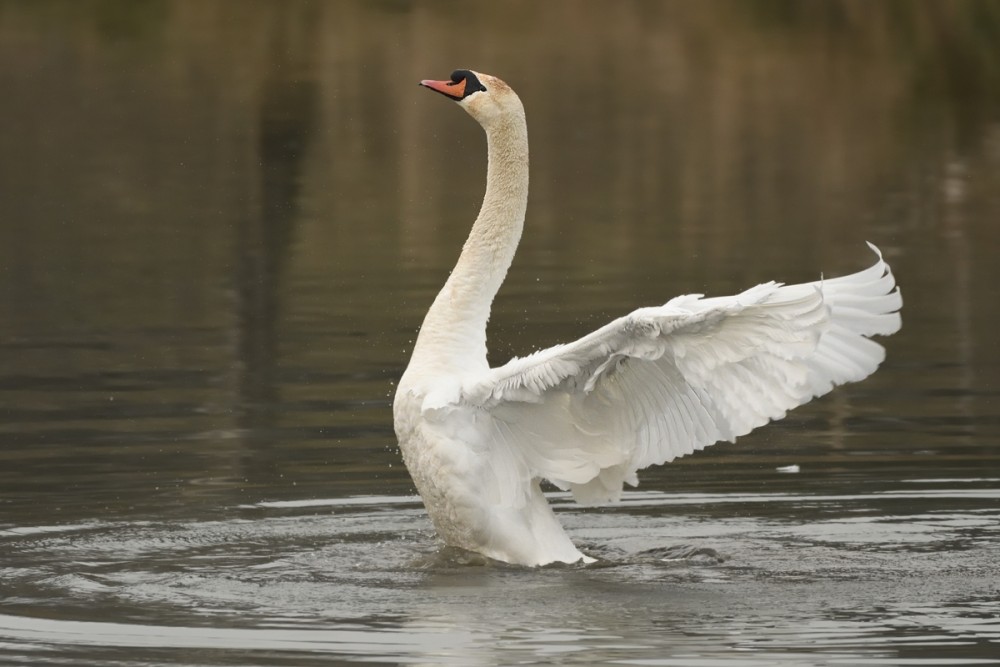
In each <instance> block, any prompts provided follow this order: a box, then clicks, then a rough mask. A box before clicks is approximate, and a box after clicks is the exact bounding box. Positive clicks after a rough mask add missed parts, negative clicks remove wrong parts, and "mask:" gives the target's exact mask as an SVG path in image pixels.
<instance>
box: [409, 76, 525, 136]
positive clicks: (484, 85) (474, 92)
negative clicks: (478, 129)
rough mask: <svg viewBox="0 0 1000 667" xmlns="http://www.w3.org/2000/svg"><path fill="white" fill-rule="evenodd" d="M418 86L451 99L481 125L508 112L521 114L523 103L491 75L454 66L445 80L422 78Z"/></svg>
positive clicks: (491, 121)
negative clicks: (449, 76) (454, 68)
mask: <svg viewBox="0 0 1000 667" xmlns="http://www.w3.org/2000/svg"><path fill="white" fill-rule="evenodd" d="M420 85H421V86H424V87H425V88H430V89H431V90H433V91H434V92H437V93H441V94H442V95H444V96H445V97H447V98H449V99H452V100H455V101H456V102H458V104H459V105H460V106H461V107H462V108H463V109H465V110H466V111H467V112H468V113H469V115H470V116H472V117H473V118H475V119H476V120H478V121H479V123H480V125H482V126H483V127H489V126H490V125H492V124H493V123H494V122H496V121H497V120H499V119H502V118H505V117H509V116H510V115H511V114H517V115H521V116H523V115H524V107H523V106H521V100H520V98H518V96H517V93H515V92H514V91H513V90H512V89H511V87H510V86H508V85H507V84H506V83H504V82H503V81H501V80H500V79H498V78H497V77H495V76H490V75H489V74H481V73H479V72H473V71H472V70H469V69H457V70H455V71H454V72H452V73H451V79H450V80H449V81H433V80H430V79H424V80H423V81H421V82H420Z"/></svg>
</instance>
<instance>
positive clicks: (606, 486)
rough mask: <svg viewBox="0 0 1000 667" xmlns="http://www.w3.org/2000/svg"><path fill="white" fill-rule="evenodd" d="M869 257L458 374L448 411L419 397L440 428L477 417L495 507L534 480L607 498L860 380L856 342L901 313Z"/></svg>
mask: <svg viewBox="0 0 1000 667" xmlns="http://www.w3.org/2000/svg"><path fill="white" fill-rule="evenodd" d="M869 245H871V244H869ZM871 247H872V250H873V251H875V253H876V254H877V255H878V261H877V262H876V263H875V264H874V265H873V266H872V267H871V268H869V269H866V270H864V271H860V272H858V273H855V274H852V275H848V276H844V277H841V278H836V279H833V280H823V281H818V282H814V283H806V284H802V285H780V284H777V283H765V284H762V285H758V286H756V287H753V288H751V289H749V290H747V291H745V292H743V293H741V294H738V295H736V296H731V297H715V298H710V299H705V298H701V297H700V295H685V296H680V297H677V298H675V299H671V300H670V301H669V302H667V303H666V304H665V305H663V306H660V307H654V308H641V309H639V310H636V311H634V312H632V313H630V314H629V315H626V316H624V317H621V318H619V319H617V320H614V321H613V322H611V323H609V324H608V325H606V326H604V327H602V328H600V329H598V330H597V331H594V332H593V333H591V334H589V335H587V336H584V337H583V338H581V339H579V340H577V341H575V342H573V343H569V344H565V345H556V346H554V347H551V348H548V349H546V350H541V351H538V352H535V353H534V354H531V355H528V356H526V357H523V358H515V359H512V360H511V361H510V362H509V363H507V364H505V365H503V366H500V367H498V368H493V369H490V370H488V371H486V372H485V373H482V374H478V375H476V376H474V377H469V378H465V379H464V380H463V381H462V383H461V386H460V387H459V386H458V385H453V386H452V387H450V390H449V391H448V392H446V393H450V399H451V400H450V401H444V402H441V401H440V400H438V401H434V400H432V398H436V399H440V398H441V397H442V396H443V394H438V393H437V392H436V393H435V394H431V395H428V397H427V399H426V400H425V408H426V407H431V408H433V409H434V410H435V412H437V414H436V416H435V417H433V419H440V420H447V419H449V418H451V417H452V416H456V418H459V419H461V418H464V417H463V416H458V415H464V412H465V410H464V409H468V408H472V409H474V410H475V411H476V412H477V413H478V414H479V416H480V417H481V419H479V420H478V422H479V427H480V429H483V430H485V432H483V430H480V432H479V434H478V437H479V438H482V439H484V440H487V441H492V442H495V443H497V444H498V446H497V447H495V448H492V449H489V450H488V451H487V452H485V455H486V456H489V457H490V458H491V465H492V467H493V468H494V469H495V470H504V471H506V473H505V474H503V475H500V476H499V477H500V478H501V479H500V480H498V482H499V486H500V487H501V488H502V493H498V494H497V495H498V496H501V495H502V496H503V501H504V502H507V503H512V504H513V505H515V506H516V505H518V504H519V503H521V502H524V501H525V499H526V498H527V495H528V492H529V485H530V483H531V482H532V480H533V479H535V478H545V479H548V480H550V481H552V482H553V483H555V484H556V485H558V486H560V487H562V488H569V489H572V490H573V492H574V494H575V496H576V497H577V499H578V500H581V501H585V502H603V501H608V500H614V499H617V498H618V497H619V495H620V493H621V488H622V484H623V483H624V482H628V483H631V484H635V483H636V482H637V479H636V474H635V473H636V471H637V470H641V469H642V468H645V467H647V466H650V465H654V464H660V463H664V462H667V461H671V460H673V459H675V458H677V457H679V456H684V455H685V454H690V453H691V452H693V451H695V450H700V449H703V448H704V447H707V446H709V445H711V444H713V443H715V442H720V441H733V440H734V439H735V438H737V437H738V436H741V435H745V434H746V433H748V432H750V431H751V430H752V429H754V428H757V427H758V426H762V425H763V424H766V423H767V422H769V421H771V420H774V419H780V418H781V417H783V416H784V415H785V414H786V412H787V411H788V410H790V409H792V408H794V407H796V406H798V405H801V404H803V403H805V402H807V401H809V400H810V399H812V398H814V397H816V396H819V395H822V394H825V393H827V392H828V391H830V390H831V389H832V388H833V387H834V386H836V385H838V384H842V383H844V382H850V381H855V380H859V379H861V378H864V377H866V376H868V375H869V374H871V373H872V372H873V371H874V370H875V369H876V368H877V367H878V365H879V363H881V361H882V360H883V358H884V349H883V348H882V346H881V345H879V344H878V343H875V342H874V341H871V340H869V339H868V338H866V336H870V335H874V334H881V335H886V334H890V333H893V332H894V331H896V330H898V329H899V326H900V318H899V314H898V312H896V311H898V310H899V308H900V307H901V306H902V298H901V296H900V293H899V290H898V289H894V287H895V280H894V278H893V276H892V272H891V271H890V270H889V267H888V266H887V265H886V264H885V262H884V261H883V260H882V257H881V253H879V251H878V249H877V248H875V246H871ZM446 407H448V408H451V409H450V410H446V409H444V408H446ZM425 414H426V416H428V417H430V415H429V414H427V413H425ZM513 471H516V472H513Z"/></svg>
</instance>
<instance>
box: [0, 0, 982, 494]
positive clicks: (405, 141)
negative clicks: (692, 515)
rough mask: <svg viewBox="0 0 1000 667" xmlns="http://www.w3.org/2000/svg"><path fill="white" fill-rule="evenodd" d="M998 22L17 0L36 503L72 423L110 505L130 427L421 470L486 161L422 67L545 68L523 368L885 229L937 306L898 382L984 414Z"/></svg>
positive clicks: (204, 458) (222, 472) (217, 447)
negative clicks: (641, 312) (104, 478)
mask: <svg viewBox="0 0 1000 667" xmlns="http://www.w3.org/2000/svg"><path fill="white" fill-rule="evenodd" d="M998 45H1000V3H997V2H991V1H988V0H984V1H981V2H975V1H971V0H970V1H964V2H963V1H947V0H941V1H936V0H927V1H884V2H866V1H862V0H856V1H844V2H795V1H793V0H756V1H752V2H736V1H733V2H713V3H695V2H639V1H636V2H624V1H615V2H611V1H610V0H609V1H606V2H598V1H587V2H572V1H569V0H563V1H553V2H545V3H536V2H528V1H519V2H504V3H494V4H485V3H479V4H475V5H471V4H464V3H452V2H442V3H431V2H417V1H406V0H381V1H378V2H318V1H317V2H263V1H260V2H209V3H206V2H201V1H200V0H198V1H196V0H191V1H187V0H175V1H167V0H147V1H144V2H126V1H122V0H93V1H89V2H88V1H80V2H45V1H43V2H31V3H26V2H13V1H6V2H0V88H2V90H3V91H4V100H5V101H4V102H3V103H2V104H0V127H2V128H3V131H2V132H0V354H2V358H3V363H2V368H0V416H2V421H0V451H6V452H7V454H6V456H7V459H8V461H10V462H11V466H7V467H5V470H7V471H12V470H15V469H16V470H18V475H17V476H15V475H14V473H12V472H0V481H2V482H3V483H4V485H7V484H8V483H9V484H10V485H12V486H11V488H17V489H20V490H21V491H22V492H23V493H24V494H25V495H24V498H31V497H33V496H32V495H31V494H32V491H31V490H30V489H29V486H30V484H29V481H26V480H30V479H31V475H32V474H35V475H38V476H39V477H45V475H47V474H48V473H45V472H44V471H45V469H46V468H45V466H46V465H48V464H47V463H46V458H45V454H44V452H45V451H46V449H45V448H50V449H49V450H48V451H60V452H62V449H61V448H65V452H63V453H65V454H66V456H68V457H69V458H68V459H67V460H70V461H75V462H76V463H78V464H79V465H76V466H69V470H66V471H63V473H61V474H65V475H70V476H72V475H79V480H78V485H79V487H78V488H85V489H90V490H91V492H92V493H93V494H94V497H95V498H99V499H100V502H105V503H106V502H112V501H109V500H108V496H107V494H106V493H105V492H104V491H102V489H103V488H104V487H105V486H107V484H102V483H99V482H98V481H97V480H96V479H95V478H93V477H89V476H88V475H92V474H93V473H94V468H93V466H95V465H99V464H100V462H101V461H102V460H104V462H105V463H107V462H109V461H110V460H111V457H112V456H114V457H118V456H122V455H123V454H122V452H132V454H133V455H134V461H133V462H132V468H128V467H127V466H126V467H123V468H121V469H117V470H115V471H113V474H120V475H121V477H122V479H121V480H118V481H117V482H115V483H116V484H126V485H127V484H130V483H131V484H136V485H142V486H143V488H147V489H148V488H150V487H151V483H152V482H157V481H165V480H170V481H171V482H172V483H173V484H174V485H175V486H179V487H182V488H185V489H187V491H188V492H189V493H196V492H198V491H197V490H196V489H197V488H201V487H195V486H192V485H191V483H192V482H193V481H201V482H204V484H203V486H207V487H211V488H216V487H215V486H213V484H214V483H216V482H217V486H219V487H222V488H225V489H233V492H234V493H239V494H242V493H251V494H252V493H253V492H254V491H253V489H254V488H255V486H257V487H263V486H265V485H268V484H273V483H275V481H276V480H281V479H286V480H287V479H297V480H312V481H311V483H313V484H315V485H316V488H317V489H319V488H325V487H324V486H323V485H327V486H329V485H333V488H332V490H327V491H326V492H327V493H331V492H337V491H336V489H337V488H343V489H348V490H357V489H365V490H367V492H373V491H374V489H372V488H371V480H372V479H373V477H378V476H379V475H381V477H380V481H379V484H383V485H387V486H389V487H391V488H401V489H406V488H409V487H408V482H407V480H406V478H405V474H404V473H402V472H401V471H399V466H398V465H397V466H396V467H395V468H393V473H392V474H384V471H386V470H387V469H388V465H389V464H390V463H392V462H393V461H396V458H395V456H396V455H395V452H394V451H393V447H394V443H393V439H392V433H391V423H390V417H389V414H388V409H387V405H388V401H389V398H388V395H389V394H390V392H391V382H392V380H393V378H394V377H395V376H396V375H397V374H398V373H399V372H400V371H401V369H402V367H403V365H404V364H405V361H406V357H407V355H408V352H409V346H410V344H411V340H412V337H413V331H414V329H415V327H416V326H417V325H418V324H419V322H420V319H421V317H422V314H423V312H424V309H425V308H426V307H427V305H428V304H429V302H430V299H431V298H432V296H433V294H434V292H435V291H436V289H437V288H438V286H439V285H440V283H441V282H442V280H443V279H444V276H445V275H446V272H447V270H448V268H450V265H451V263H452V261H453V260H454V258H455V256H456V254H457V251H458V248H459V247H460V244H461V242H462V240H463V239H464V237H465V233H466V231H467V227H468V225H469V223H470V222H471V220H472V218H473V217H474V215H475V210H476V207H477V205H478V203H479V201H480V199H481V196H482V189H483V186H482V181H483V175H484V172H485V164H484V154H483V145H482V137H481V136H480V134H481V132H480V130H479V128H478V127H475V124H474V123H471V122H468V120H467V119H465V118H462V117H460V114H458V112H457V110H455V109H448V108H447V107H446V106H444V107H443V103H442V101H441V100H440V99H431V98H430V97H431V96H425V95H422V94H421V93H420V91H418V89H417V87H416V85H415V83H416V81H417V80H419V79H421V78H426V77H432V78H441V77H444V76H446V75H447V74H448V73H449V72H450V71H451V69H453V68H454V67H458V66H462V67H473V68H477V69H480V70H483V71H488V72H491V73H495V74H497V75H499V76H501V77H503V78H504V79H506V80H507V81H509V82H510V83H512V84H513V85H514V86H515V87H516V88H517V89H518V91H519V93H520V94H521V97H522V99H523V100H524V101H525V104H526V107H527V111H528V117H529V128H530V132H531V138H532V168H533V180H532V194H531V201H530V204H529V218H528V222H527V228H526V234H525V239H524V245H523V246H522V252H521V255H519V257H518V259H517V261H516V262H515V266H514V268H513V270H512V274H511V277H510V281H509V283H508V285H507V286H506V287H505V289H504V291H503V292H502V294H501V297H500V299H499V300H498V302H497V304H496V308H495V317H494V321H493V330H492V341H493V345H494V349H495V353H496V357H495V359H496V360H497V361H503V360H506V358H508V357H509V356H511V355H512V354H516V353H523V352H526V351H527V350H529V349H532V348H535V347H538V346H542V345H547V344H551V343H554V342H557V341H560V340H567V339H572V338H575V337H577V336H579V335H580V334H582V333H584V332H586V331H588V330H589V329H590V328H591V327H593V326H596V325H597V324H599V323H601V322H602V321H604V320H605V319H607V318H608V317H611V316H615V315H618V314H621V313H623V312H626V311H628V310H630V309H631V308H633V307H636V306H639V305H643V304H648V303H657V302H662V301H664V300H665V299H666V298H668V297H670V296H673V295H675V294H679V293H684V292H694V291H697V292H702V291H704V292H709V293H713V292H714V293H719V292H731V291H733V290H736V289H741V288H745V287H747V286H749V285H751V284H754V283H756V282H760V281H762V280H767V279H772V278H774V279H784V280H788V281H795V280H805V279H812V278H814V277H815V276H816V274H817V273H818V272H820V271H825V272H828V273H830V274H834V273H839V272H843V271H847V270H852V269H856V268H859V267H860V266H861V265H862V264H863V263H864V262H866V261H867V260H868V257H867V256H866V255H865V250H864V246H863V243H862V242H863V241H864V240H866V239H870V240H872V241H875V242H876V243H878V244H879V245H880V246H882V248H883V249H884V250H885V251H886V253H887V256H888V257H889V259H890V260H891V261H892V262H893V263H894V266H895V267H896V269H897V275H898V276H899V277H900V282H901V284H902V286H903V291H904V295H905V296H906V298H907V299H908V301H907V309H906V311H905V313H904V321H905V324H904V331H903V334H902V335H900V336H898V337H896V338H894V339H892V340H891V341H890V363H897V364H899V365H900V368H901V370H900V371H899V372H898V373H897V374H896V375H895V376H894V378H895V382H897V383H898V382H900V380H901V379H903V380H905V381H906V382H908V383H909V382H912V383H913V384H912V385H911V386H912V387H913V388H916V389H920V390H928V391H929V390H942V389H958V390H960V394H961V396H959V397H953V398H952V399H950V400H951V401H952V402H951V403H949V404H948V405H947V406H940V407H934V408H933V409H932V411H934V410H940V411H941V412H942V413H944V412H946V413H948V414H949V415H952V414H965V415H966V416H967V417H968V418H970V419H971V418H972V417H974V416H975V415H976V414H977V413H978V412H979V408H978V407H977V405H976V404H975V401H976V400H977V399H975V398H974V396H975V395H976V392H983V391H986V390H987V389H988V388H991V387H993V384H992V383H993V379H992V378H995V377H997V376H998V369H997V365H998V353H997V351H996V346H995V344H994V343H993V340H992V338H993V335H994V334H993V331H994V327H995V326H996V325H997V313H996V308H995V306H993V307H992V308H985V307H983V305H982V304H993V303H995V296H993V295H992V291H991V290H992V285H994V284H996V282H997V280H998V278H1000V275H998V269H997V263H996V261H995V259H994V258H993V253H994V249H995V248H996V247H997V245H996V244H997V242H998V241H1000V238H998V236H1000V231H998V226H997V225H996V220H998V219H1000V195H998V193H1000V113H998V112H1000V46H998ZM934 364H938V365H939V366H940V365H941V364H944V365H945V366H947V367H948V368H951V369H954V370H953V373H951V371H949V372H950V373H951V374H949V375H947V377H945V376H942V375H937V376H928V375H927V374H926V373H922V372H921V371H922V370H926V368H927V367H928V365H931V366H933V365H934ZM907 369H911V370H907ZM877 382H878V381H876V384H874V385H868V387H869V390H872V387H879V386H880V385H879V384H878V383H877ZM942 383H945V385H946V386H945V387H942V386H941V385H942ZM932 385H933V386H932ZM862 391H863V390H862ZM900 400H901V401H902V399H900ZM984 400H985V399H984ZM891 408H892V409H893V410H898V411H899V413H900V416H901V417H906V416H907V415H919V414H923V413H926V412H927V411H928V406H927V405H923V406H917V405H915V404H908V405H902V404H900V405H892V406H891ZM971 428H972V430H973V431H974V430H975V426H974V425H973V427H971ZM289 442H294V443H296V444H295V446H294V447H290V446H288V443H289ZM221 443H230V444H228V445H225V444H221ZM276 444H281V445H282V446H283V447H285V448H286V449H285V452H284V453H283V454H281V455H280V456H279V455H278V454H269V453H268V452H269V450H270V449H271V448H272V446H273V445H276ZM991 451H992V450H991ZM111 452H115V454H114V455H112V453H111ZM178 453H182V454H183V456H180V457H179V456H177V454H178ZM984 455H986V453H985V449H984ZM990 455H992V454H990ZM102 457H104V459H102ZM115 460H116V461H120V459H118V458H115ZM95 461H96V463H95ZM15 464H16V465H15ZM334 464H335V465H336V469H335V471H336V474H332V473H331V468H330V466H333V465H334ZM136 470H140V471H142V475H141V476H140V477H139V478H138V479H136V477H135V474H134V473H135V471H136ZM378 471H383V472H378ZM331 475H332V477H333V479H332V481H330V479H329V478H330V477H331ZM19 480H20V481H19ZM324 480H326V481H324ZM112 481H114V480H112ZM337 484H342V485H343V486H342V487H337V486H336V485H337ZM32 488H34V487H32ZM119 488H120V487H119ZM192 489H195V490H192ZM247 489H249V491H248V490H247ZM270 492H273V489H271V491H270ZM318 492H319V491H318ZM102 493H104V494H105V495H101V494H102ZM181 495H182V496H183V494H181ZM151 497H152V498H153V500H154V501H156V499H157V498H163V497H168V498H171V499H175V498H176V497H177V496H176V495H174V494H173V492H170V491H166V490H164V491H161V492H160V495H157V494H156V493H153V494H151ZM95 502H98V501H97V500H95ZM120 502H122V503H124V504H127V503H130V502H134V499H129V500H121V501H120Z"/></svg>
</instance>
